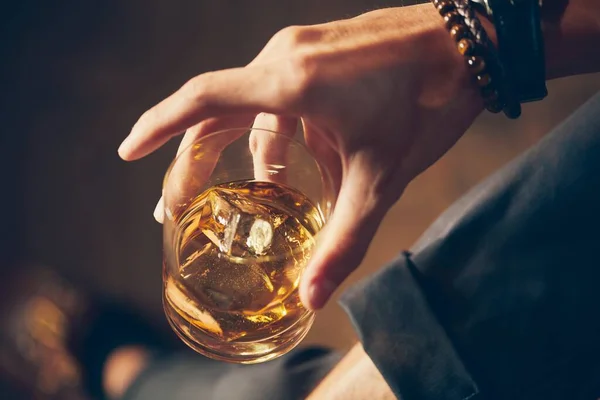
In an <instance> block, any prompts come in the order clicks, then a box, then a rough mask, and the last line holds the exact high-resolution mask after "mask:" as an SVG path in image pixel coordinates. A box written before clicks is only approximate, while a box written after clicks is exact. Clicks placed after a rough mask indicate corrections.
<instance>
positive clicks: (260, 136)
mask: <svg viewBox="0 0 600 400" xmlns="http://www.w3.org/2000/svg"><path fill="white" fill-rule="evenodd" d="M252 127H253V128H261V129H266V130H269V131H274V132H277V133H279V134H281V135H282V136H280V135H275V134H271V133H265V132H261V131H259V130H253V131H251V133H250V143H249V145H250V151H251V153H252V158H253V162H254V179H256V180H258V181H265V182H274V183H281V184H285V183H287V177H286V175H287V174H286V166H287V165H288V163H287V161H288V150H289V144H290V142H289V140H288V139H287V138H288V137H292V136H294V134H295V133H296V129H297V127H298V119H297V118H291V117H282V116H278V115H273V114H266V113H261V114H258V115H257V116H256V118H255V120H254V124H253V125H252Z"/></svg>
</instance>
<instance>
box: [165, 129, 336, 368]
mask: <svg viewBox="0 0 600 400" xmlns="http://www.w3.org/2000/svg"><path fill="white" fill-rule="evenodd" d="M333 200H334V199H333V191H332V185H331V179H330V176H329V174H328V173H327V171H326V170H325V169H324V168H322V167H321V166H320V165H319V164H318V163H317V161H316V160H315V158H314V157H313V156H312V155H311V153H310V152H309V150H308V149H307V148H306V147H305V146H304V145H303V144H302V143H300V142H298V141H296V140H294V139H293V138H291V137H290V136H289V135H286V134H283V133H278V132H273V131H269V130H265V129H255V128H251V129H248V128H239V129H228V130H224V131H220V132H216V133H212V134H210V135H206V136H203V137H201V138H199V139H198V140H196V141H195V142H194V143H193V144H192V145H190V146H188V147H187V148H186V149H185V150H184V151H182V152H181V153H180V154H179V155H178V156H177V158H176V159H175V160H174V161H173V163H172V164H171V166H170V167H169V169H168V171H167V174H166V176H165V179H164V183H163V206H164V220H163V226H164V228H163V240H164V243H163V244H164V256H163V257H164V258H163V306H164V310H165V314H166V317H167V319H168V321H169V323H170V325H171V327H172V328H173V330H174V331H175V333H176V334H177V335H178V336H179V338H180V339H181V340H183V342H185V343H186V344H187V345H188V346H190V347H191V348H192V349H194V350H196V351H197V352H199V353H201V354H203V355H205V356H207V357H209V358H213V359H217V360H222V361H229V362H235V363H243V364H252V363H259V362H263V361H267V360H270V359H273V358H276V357H278V356H281V355H283V354H285V353H287V352H288V351H290V350H291V349H293V348H294V347H295V346H296V345H297V344H298V343H299V342H300V341H301V340H302V339H303V338H304V337H305V336H306V334H307V333H308V331H309V329H310V327H311V326H312V323H313V320H314V313H313V312H312V311H309V310H308V309H306V308H304V306H303V305H302V303H301V302H300V297H299V293H298V284H299V282H300V277H301V275H302V272H303V270H304V268H305V266H306V264H307V262H308V260H309V259H310V256H311V253H312V251H313V249H314V246H315V241H316V238H317V235H318V233H319V231H320V230H321V229H322V227H323V225H324V224H325V222H326V220H327V218H328V217H329V214H330V212H331V209H332V202H333Z"/></svg>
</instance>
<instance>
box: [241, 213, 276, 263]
mask: <svg viewBox="0 0 600 400" xmlns="http://www.w3.org/2000/svg"><path fill="white" fill-rule="evenodd" d="M272 242H273V227H272V226H271V223H270V222H267V221H265V220H263V219H260V218H257V219H255V220H254V222H253V223H252V227H251V228H250V233H249V234H248V239H247V240H246V245H247V246H248V248H249V249H250V250H251V251H252V252H253V253H254V254H257V255H263V254H265V251H266V250H267V249H268V248H269V247H271V243H272Z"/></svg>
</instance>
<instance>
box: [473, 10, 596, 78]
mask: <svg viewBox="0 0 600 400" xmlns="http://www.w3.org/2000/svg"><path fill="white" fill-rule="evenodd" d="M561 3H562V1H557V0H546V1H545V2H544V8H543V11H542V31H543V34H544V45H545V53H546V54H545V55H546V77H547V79H554V78H561V77H565V76H570V75H578V74H585V73H591V72H599V71H600V47H599V46H600V1H598V0H570V1H569V3H568V5H567V7H566V8H565V9H564V10H562V8H564V6H563V5H562V4H561ZM480 19H481V22H482V23H483V25H484V27H485V29H486V31H487V32H488V33H489V35H490V37H491V38H492V40H493V41H495V32H494V28H493V24H492V23H491V22H490V21H488V20H486V19H485V18H484V17H481V18H480Z"/></svg>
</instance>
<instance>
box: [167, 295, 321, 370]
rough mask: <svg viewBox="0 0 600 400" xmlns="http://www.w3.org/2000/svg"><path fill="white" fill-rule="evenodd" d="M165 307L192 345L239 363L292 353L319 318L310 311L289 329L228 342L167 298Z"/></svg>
mask: <svg viewBox="0 0 600 400" xmlns="http://www.w3.org/2000/svg"><path fill="white" fill-rule="evenodd" d="M163 307H164V310H165V315H166V316H167V320H168V321H169V324H170V325H171V327H172V328H173V330H174V331H175V333H176V334H177V336H178V337H179V338H180V339H181V340H182V341H183V342H184V343H185V344H187V345H188V346H189V347H190V348H192V349H193V350H195V351H196V352H198V353H200V354H202V355H204V356H206V357H208V358H212V359H215V360H220V361H226V362H232V363H237V364H257V363H261V362H265V361H269V360H272V359H275V358H277V357H280V356H282V355H284V354H286V353H288V352H289V351H291V350H292V349H293V348H294V347H296V346H297V345H298V344H299V343H300V342H301V341H302V339H304V337H305V336H306V335H307V333H308V331H309V330H310V328H311V326H312V324H313V321H314V318H315V314H314V312H311V311H306V313H305V314H304V315H302V316H301V317H300V319H298V320H296V321H295V322H294V323H293V324H292V325H290V326H289V327H288V328H287V329H285V330H283V331H280V332H278V333H276V334H274V335H272V336H269V337H265V338H261V339H258V340H253V341H244V340H243V338H240V339H236V340H232V341H226V340H223V339H220V338H217V337H215V336H214V335H210V334H207V333H206V332H204V331H203V330H202V329H200V328H198V327H196V326H194V325H193V324H191V323H190V322H189V321H187V320H186V319H185V318H183V317H182V316H181V315H179V314H178V313H177V312H176V311H175V309H173V308H172V307H171V306H170V305H169V302H168V300H167V299H165V298H164V297H163Z"/></svg>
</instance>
